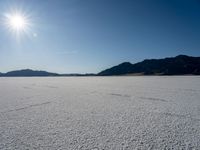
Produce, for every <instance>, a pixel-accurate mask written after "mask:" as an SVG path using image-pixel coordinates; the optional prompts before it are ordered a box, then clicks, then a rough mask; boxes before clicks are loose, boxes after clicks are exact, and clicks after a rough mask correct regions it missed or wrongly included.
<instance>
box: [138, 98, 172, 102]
mask: <svg viewBox="0 0 200 150" xmlns="http://www.w3.org/2000/svg"><path fill="white" fill-rule="evenodd" d="M139 98H141V99H144V100H151V101H161V102H168V101H167V100H165V99H162V98H154V97H139Z"/></svg>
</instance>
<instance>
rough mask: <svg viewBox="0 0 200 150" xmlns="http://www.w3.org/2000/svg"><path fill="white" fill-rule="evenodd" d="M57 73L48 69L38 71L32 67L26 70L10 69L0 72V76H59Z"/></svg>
mask: <svg viewBox="0 0 200 150" xmlns="http://www.w3.org/2000/svg"><path fill="white" fill-rule="evenodd" d="M58 75H59V74H57V73H51V72H46V71H36V70H31V69H24V70H16V71H10V72H7V73H3V74H0V76H4V77H18V76H25V77H32V76H58Z"/></svg>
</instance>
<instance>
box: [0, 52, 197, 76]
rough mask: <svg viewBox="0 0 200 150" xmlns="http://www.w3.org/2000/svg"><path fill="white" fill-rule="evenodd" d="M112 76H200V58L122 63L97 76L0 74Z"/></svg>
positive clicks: (18, 72) (42, 73) (34, 72)
mask: <svg viewBox="0 0 200 150" xmlns="http://www.w3.org/2000/svg"><path fill="white" fill-rule="evenodd" d="M113 75H200V57H192V56H187V55H178V56H176V57H169V58H164V59H145V60H143V61H141V62H138V63H135V64H132V63H130V62H123V63H121V64H119V65H117V66H114V67H111V68H109V69H106V70H103V71H101V72H99V73H97V74H58V73H51V72H47V71H37V70H31V69H23V70H16V71H10V72H7V73H0V77H34V76H43V77H44V76H113Z"/></svg>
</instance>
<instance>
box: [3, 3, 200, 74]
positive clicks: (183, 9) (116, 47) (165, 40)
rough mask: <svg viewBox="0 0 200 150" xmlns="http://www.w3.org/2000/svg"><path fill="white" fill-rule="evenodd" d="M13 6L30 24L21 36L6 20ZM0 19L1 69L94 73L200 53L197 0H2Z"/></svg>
mask: <svg viewBox="0 0 200 150" xmlns="http://www.w3.org/2000/svg"><path fill="white" fill-rule="evenodd" d="M12 10H19V11H20V12H23V13H24V14H26V15H27V16H29V20H30V22H31V23H32V26H31V27H30V29H29V30H28V31H27V33H26V34H25V33H23V34H21V35H20V37H19V39H16V37H15V36H13V34H12V33H10V31H9V30H8V29H7V27H5V24H4V22H3V21H4V19H3V17H4V14H5V13H9V12H10V11H12ZM0 17H1V19H0V21H1V22H0V71H1V72H6V71H9V70H15V69H22V68H32V69H37V70H48V71H53V72H60V73H72V72H73V73H75V72H76V73H86V72H94V73H96V72H99V71H101V70H103V69H105V68H108V67H111V66H113V65H117V64H119V63H121V62H124V61H130V62H132V63H135V62H138V61H141V60H143V59H146V58H163V57H169V56H175V55H178V54H186V55H192V56H200V1H199V0H0ZM34 34H35V35H37V36H33V35H34Z"/></svg>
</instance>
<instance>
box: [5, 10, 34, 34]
mask: <svg viewBox="0 0 200 150" xmlns="http://www.w3.org/2000/svg"><path fill="white" fill-rule="evenodd" d="M4 22H5V26H6V28H7V29H8V30H9V31H10V32H11V33H13V34H14V35H16V36H17V37H19V35H21V34H24V33H26V34H27V33H28V31H29V30H30V26H31V23H30V18H29V17H27V15H25V14H24V13H20V12H14V13H7V14H6V15H5V20H4Z"/></svg>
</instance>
